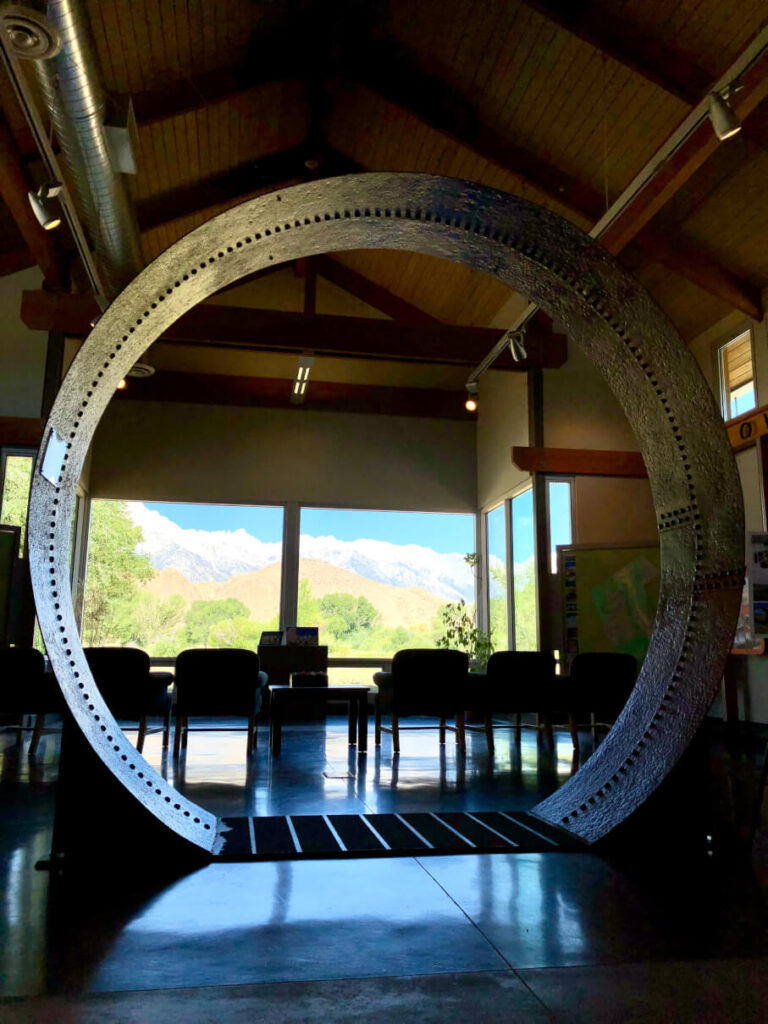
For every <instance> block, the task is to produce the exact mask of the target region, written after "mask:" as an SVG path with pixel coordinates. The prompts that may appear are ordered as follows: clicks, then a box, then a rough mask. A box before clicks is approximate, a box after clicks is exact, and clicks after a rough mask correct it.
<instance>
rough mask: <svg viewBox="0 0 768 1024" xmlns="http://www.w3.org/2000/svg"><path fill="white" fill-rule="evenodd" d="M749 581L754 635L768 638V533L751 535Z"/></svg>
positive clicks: (748, 562) (748, 567) (748, 564)
mask: <svg viewBox="0 0 768 1024" xmlns="http://www.w3.org/2000/svg"><path fill="white" fill-rule="evenodd" d="M747 581H748V589H749V604H750V606H751V612H752V628H753V630H754V635H755V636H756V637H758V636H760V637H762V636H768V533H750V534H749V548H748V561H747Z"/></svg>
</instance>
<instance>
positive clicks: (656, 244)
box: [635, 228, 763, 320]
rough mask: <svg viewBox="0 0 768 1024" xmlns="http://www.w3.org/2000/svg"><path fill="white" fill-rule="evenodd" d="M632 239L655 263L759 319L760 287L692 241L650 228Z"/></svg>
mask: <svg viewBox="0 0 768 1024" xmlns="http://www.w3.org/2000/svg"><path fill="white" fill-rule="evenodd" d="M635 242H636V244H637V245H638V246H639V247H640V248H641V249H642V250H643V252H644V253H645V254H646V255H647V256H650V258H651V259H652V260H655V262H656V263H660V264H661V265H662V266H664V267H667V268H668V269H669V270H672V271H674V272H675V273H677V274H680V275H682V276H683V277H685V278H687V279H688V280H689V281H692V282H693V283H694V284H697V285H698V286H699V287H700V288H701V289H703V290H704V291H705V292H709V294H710V295H715V296H716V297H717V298H718V299H722V300H723V302H726V303H727V304H728V305H729V306H732V307H733V308H734V309H740V310H741V312H742V313H746V314H747V316H749V317H752V319H753V320H762V318H763V300H762V296H761V293H760V289H759V288H757V287H755V286H754V285H752V284H750V282H749V281H744V280H742V279H740V278H738V277H736V275H735V274H731V273H730V271H728V270H726V269H725V268H724V267H721V266H720V264H718V263H717V262H716V261H715V260H712V259H709V258H708V257H707V256H706V255H705V254H704V253H702V252H699V250H698V249H695V248H694V247H693V246H692V245H690V244H686V243H684V242H673V241H671V239H670V238H668V237H667V236H666V235H662V234H660V233H659V232H658V231H653V230H652V229H651V228H643V229H642V231H639V232H638V234H637V236H636V238H635Z"/></svg>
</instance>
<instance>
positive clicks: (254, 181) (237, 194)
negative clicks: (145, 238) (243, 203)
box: [136, 143, 358, 231]
mask: <svg viewBox="0 0 768 1024" xmlns="http://www.w3.org/2000/svg"><path fill="white" fill-rule="evenodd" d="M308 159H316V154H315V153H314V150H313V149H311V148H310V147H308V146H307V144H306V143H301V144H300V145H298V146H291V147H290V148H289V149H283V150H280V151H279V152H278V153H270V154H269V155H268V156H264V157H261V159H259V160H249V161H248V163H245V164H241V165H240V166H238V167H234V168H232V169H231V170H229V171H226V172H224V173H223V174H217V175H213V176H212V177H210V178H205V179H203V180H202V181H198V182H195V184H194V185H188V186H186V187H185V188H178V189H171V190H170V191H168V192H161V193H160V194H159V195H156V196H152V197H151V198H149V199H143V200H142V201H141V202H139V203H137V206H136V216H137V219H138V222H139V228H140V230H141V231H149V230H150V229H152V228H156V227H159V226H160V225H161V224H167V223H168V222H169V221H172V220H176V219H178V218H179V217H186V216H188V215H189V214H191V213H199V212H200V211H201V210H207V209H210V207H212V206H216V205H218V204H219V203H230V202H233V201H234V200H237V199H244V198H245V197H246V196H248V195H251V194H253V193H254V192H260V191H269V190H271V189H275V188H280V187H283V186H287V185H288V184H290V183H294V182H298V181H303V180H305V179H306V177H307V167H306V161H307V160H308ZM319 166H320V168H321V173H322V174H323V176H325V177H332V176H333V175H336V174H346V173H349V172H350V171H352V170H357V169H358V168H357V165H356V164H353V163H352V162H351V161H348V160H346V159H345V158H344V157H343V156H342V155H341V154H338V153H331V154H328V155H327V156H326V157H325V158H324V159H323V160H322V161H321V162H320V163H319Z"/></svg>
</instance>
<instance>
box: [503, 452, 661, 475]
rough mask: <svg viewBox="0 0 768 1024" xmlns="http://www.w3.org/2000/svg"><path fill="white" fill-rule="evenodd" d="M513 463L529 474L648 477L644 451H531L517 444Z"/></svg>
mask: <svg viewBox="0 0 768 1024" xmlns="http://www.w3.org/2000/svg"><path fill="white" fill-rule="evenodd" d="M512 464H513V465H514V466H516V467H517V468H518V469H520V470H522V471H523V472H525V473H566V474H568V475H572V474H575V475H577V476H579V475H583V476H628V477H647V476H648V471H647V470H646V468H645V462H644V461H643V456H642V455H641V454H640V452H621V451H616V452H614V451H598V450H595V449H592V448H533V447H531V448H529V447H525V446H522V445H515V446H514V447H513V448H512Z"/></svg>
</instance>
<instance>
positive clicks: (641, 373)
mask: <svg viewBox="0 0 768 1024" xmlns="http://www.w3.org/2000/svg"><path fill="white" fill-rule="evenodd" d="M378 248H383V249H404V250H411V251H416V252H422V253H427V254H431V255H435V256H440V257H443V258H447V259H451V260H454V261H456V262H459V263H463V264H465V265H466V266H468V267H471V268H473V269H475V270H478V271H482V272H484V273H488V274H491V275H493V276H494V277H496V278H498V279H499V280H500V281H502V282H503V283H504V284H507V285H509V286H510V287H512V288H514V289H515V290H517V291H519V292H521V293H523V294H525V295H527V296H528V297H529V298H530V299H531V300H533V301H534V302H536V303H538V304H539V305H540V306H541V307H542V308H543V309H544V310H545V311H546V312H547V313H549V314H550V316H552V317H553V318H554V319H556V320H557V322H558V323H559V324H562V325H564V327H565V329H566V330H567V332H568V335H569V337H570V338H571V339H572V340H574V341H576V342H577V343H578V344H579V345H580V346H581V347H582V348H583V350H584V351H585V352H586V354H587V355H588V356H589V357H590V358H591V359H592V360H593V361H594V363H595V364H596V366H597V367H598V368H599V370H600V371H601V373H602V374H603V375H604V377H605V379H606V380H607V382H608V383H609V384H610V386H611V388H612V389H613V392H614V394H615V395H616V397H617V399H618V400H619V402H620V403H621V405H622V407H623V409H624V411H625V413H626V414H627V416H628V418H629V420H630V422H631V424H632V426H633V428H634V430H635V434H636V436H637V439H638V442H639V444H640V448H641V450H642V453H643V456H644V458H645V463H646V466H647V468H648V474H649V478H650V482H651V487H652V490H653V497H654V503H655V508H656V512H657V516H658V521H659V528H660V544H661V567H662V569H661V572H662V579H661V593H660V598H659V605H658V611H657V616H656V622H655V626H654V633H653V636H652V638H651V643H650V647H649V651H648V655H647V658H646V660H645V663H644V665H643V668H642V671H641V674H640V677H639V680H638V683H637V686H636V687H635V690H634V691H633V693H632V696H631V697H630V700H629V702H628V703H627V706H626V707H625V709H624V711H623V713H622V715H621V716H620V718H619V720H618V722H617V724H616V726H615V727H614V729H613V730H612V731H611V733H610V734H609V735H608V737H607V738H606V740H605V742H604V743H602V744H601V745H600V747H599V748H598V749H597V751H596V752H595V753H594V754H593V756H592V757H591V758H590V759H589V760H588V762H587V763H586V764H585V765H584V767H583V768H582V769H581V770H580V771H579V772H577V773H576V775H575V776H574V777H573V778H572V779H570V780H569V781H568V782H567V783H566V784H565V785H564V786H562V787H561V788H560V789H559V790H558V791H557V792H556V793H555V794H554V795H553V796H552V797H549V798H548V799H546V800H544V801H543V802H542V803H540V804H539V805H538V806H537V807H536V808H535V813H536V814H538V815H539V816H541V817H542V818H544V819H546V820H549V821H551V822H554V823H556V824H559V825H561V826H564V827H565V828H567V829H569V830H571V831H573V832H574V833H576V834H577V835H579V836H581V837H582V838H584V839H586V840H587V841H590V842H591V841H594V840H596V839H599V838H600V837H601V836H603V835H605V834H606V833H607V832H608V831H610V830H611V829H612V828H613V827H615V826H616V825H618V824H619V823H620V822H621V821H622V820H623V819H624V818H626V817H627V815H629V814H630V813H631V812H632V811H633V810H635V809H636V808H637V807H639V806H640V804H642V802H643V801H644V800H645V799H646V797H647V796H648V795H649V794H650V793H651V792H653V790H654V789H655V788H656V787H657V786H658V785H659V783H660V782H661V781H662V779H663V778H664V777H665V776H666V774H667V773H668V772H669V770H670V768H671V767H672V766H673V764H674V763H675V761H676V760H677V758H678V757H679V756H680V755H681V754H682V753H683V751H684V750H685V747H686V745H687V743H688V742H689V740H690V738H691V736H692V735H693V733H694V731H695V730H696V728H697V726H698V725H699V723H700V722H701V720H702V718H703V716H704V714H705V712H706V709H707V707H708V705H709V703H710V701H711V699H712V697H713V695H714V693H715V692H716V690H717V688H718V686H719V682H720V678H721V675H722V669H723V665H724V662H725V658H726V655H727V652H728V650H729V648H730V643H731V639H732V636H733V630H734V625H735V621H736V615H737V611H738V605H739V599H740V593H741V581H742V578H743V572H744V566H743V557H744V553H743V537H744V527H743V519H744V516H743V507H742V502H741V490H740V486H739V480H738V476H737V473H736V468H735V463H734V460H733V456H732V453H731V450H730V446H729V444H728V441H727V438H726V435H725V431H724V430H723V426H722V422H721V420H720V416H719V413H718V410H717V407H716V405H715V402H714V399H713V397H712V395H711V393H710V391H709V389H708V387H707V385H706V383H705V382H704V380H703V378H702V376H701V374H700V372H699V370H698V367H697V365H696V363H695V361H694V359H693V357H692V356H691V355H690V353H688V352H687V351H686V349H685V347H684V346H683V344H682V342H681V341H680V338H679V337H678V335H677V333H676V332H675V330H674V328H673V327H672V325H671V324H670V323H669V321H668V320H667V318H666V317H665V315H664V314H663V313H662V312H661V310H660V309H659V308H658V307H657V306H656V305H655V304H654V303H653V302H652V300H651V299H650V298H649V296H648V295H647V293H646V292H645V291H644V289H643V288H642V287H641V286H640V285H639V284H638V282H637V281H635V280H634V279H633V278H632V277H631V276H630V275H629V274H627V273H626V271H624V270H623V269H622V268H621V267H620V266H619V264H618V263H617V262H616V261H615V260H614V259H613V258H612V257H611V256H609V255H608V254H607V253H606V252H605V251H603V250H602V249H601V248H600V246H599V245H598V244H597V243H595V242H594V241H593V240H591V239H590V238H588V237H587V236H586V235H584V234H583V233H582V232H580V231H579V230H578V229H577V228H575V227H574V226H573V225H571V224H569V223H568V222H567V221H564V220H563V219H562V218H560V217H558V216H556V215H555V214H553V213H550V212H548V211H546V210H543V209H541V208H540V207H537V206H533V205H532V204H530V203H528V202H526V201H525V200H523V199H518V198H517V197H514V196H510V195H507V194H505V193H501V192H496V191H494V190H492V189H488V188H484V187H482V186H479V185H475V184H471V183H467V182H461V181H456V180H453V179H449V178H440V177H432V176H428V175H409V174H364V175H350V176H347V177H340V178H332V179H327V180H324V181H318V182H312V183H310V184H306V185H297V186H294V187H292V188H290V189H286V190H284V191H282V192H274V193H271V194H269V195H266V196H262V197H260V198H258V199H254V200H252V201H250V202H247V203H244V204H243V205H241V206H238V207H236V208H235V209H232V210H229V211H227V212H226V213H223V214H221V215H220V216H218V217H215V218H214V219H213V220H211V221H209V222H208V223H206V224H204V225H202V226H201V227H200V228H198V229H197V230H195V231H193V232H191V233H190V234H189V235H187V236H186V237H185V238H182V239H181V240H180V241H179V242H177V243H175V244H174V245H173V246H171V247H170V248H169V249H168V250H167V251H166V252H165V253H163V254H162V255H161V256H159V257H158V258H157V259H156V260H155V261H154V262H153V263H152V264H151V265H150V266H149V267H147V268H146V270H144V271H143V272H142V273H141V274H140V275H139V276H138V277H137V278H136V279H135V280H134V281H133V282H132V283H131V284H130V285H129V286H128V287H127V288H126V289H125V290H124V291H123V292H122V293H121V295H120V296H119V297H118V298H117V299H116V300H115V302H114V303H113V304H112V305H111V306H110V308H109V309H108V310H107V311H106V313H104V315H103V316H102V318H101V319H100V320H99V322H98V324H97V326H96V327H95V328H94V330H93V331H92V332H91V334H90V335H89V336H88V339H87V340H86V342H85V344H84V345H83V347H82V349H81V351H80V352H79V354H78V355H77V357H76V358H75V360H74V362H73V363H72V366H71V368H70V370H69V372H68V373H67V376H66V378H65V379H64V381H63V383H62V386H61V389H60V391H59V394H58V396H57V398H56V401H55V403H54V406H53V409H52V412H51V415H50V418H49V420H48V423H47V425H46V428H45V433H44V437H43V444H42V445H41V449H40V455H39V457H38V461H37V464H36V468H35V474H34V480H33V485H32V495H31V504H30V523H29V537H30V563H31V569H32V579H33V585H34V590H35V600H36V604H37V612H38V619H39V621H40V627H41V630H42V633H43V637H44V639H45V643H46V647H47V650H48V653H49V657H50V659H51V663H52V666H53V668H54V670H55V672H56V676H57V678H58V680H59V683H60V685H61V688H62V691H63V692H64V695H65V697H66V699H67V702H68V704H69V707H70V708H71V710H72V712H73V714H74V717H75V719H76V721H77V722H78V723H79V725H80V728H81V729H82V730H83V732H84V734H85V735H86V737H87V738H88V740H89V742H90V743H91V745H92V746H93V748H94V750H95V751H96V752H97V754H98V755H99V756H100V757H101V759H102V761H103V762H104V764H106V765H107V766H108V767H109V768H110V769H111V771H112V772H113V774H114V775H115V777H116V778H117V779H118V780H119V781H120V782H121V783H122V784H123V785H124V786H125V787H126V788H127V789H128V790H129V791H130V792H131V793H133V795H134V796H135V797H136V798H137V799H138V800H140V801H141V802H142V803H143V804H144V805H145V806H146V807H147V808H148V809H149V810H151V811H152V812H153V813H154V814H155V815H156V817H157V818H158V819H159V820H161V821H162V822H163V823H165V824H166V825H167V826H168V827H169V828H171V829H173V830H174V831H175V832H177V833H178V834H179V835H181V836H183V837H185V838H187V839H188V840H189V841H191V842H193V843H195V844H197V845H198V846H200V847H202V848H203V849H207V850H213V849H214V848H215V845H216V827H217V820H216V818H215V817H214V816H213V815H211V814H210V813H208V812H207V811H205V810H203V809H202V808H200V807H197V806H196V805H195V804H193V803H191V802H190V801H188V800H186V799H185V798H183V797H181V796H179V794H178V793H176V792H175V790H173V789H172V788H171V787H170V786H169V785H168V784H167V783H166V782H165V781H164V780H163V779H162V778H161V777H160V776H159V775H158V774H157V773H156V772H155V771H154V769H153V768H152V767H151V766H150V765H148V764H147V762H146V761H144V759H143V758H142V757H141V755H139V754H137V753H136V751H135V750H134V748H133V747H132V746H131V745H130V743H129V742H128V741H127V740H126V738H125V737H124V736H123V734H122V733H121V732H120V729H119V728H118V726H117V723H116V722H115V720H114V718H113V717H112V715H111V714H110V712H109V710H108V709H107V707H106V705H105V704H104V701H103V699H102V698H101V696H100V694H99V693H98V690H97V688H96V686H95V684H94V682H93V677H92V675H91V673H90V670H89V669H88V666H87V663H86V661H85V658H84V655H83V651H82V647H81V645H80V640H79V637H78V634H77V628H76V624H75V619H74V613H73V608H72V596H71V592H70V587H69V580H68V573H67V559H68V545H69V529H70V524H71V519H72V514H73V507H74V501H75V492H76V485H77V480H78V478H79V476H80V472H81V469H82V466H83V462H84V460H85V456H86V453H87V449H88V446H89V443H90V441H91V439H92V437H93V434H94V432H95V430H96V427H97V425H98V422H99V420H100V418H101V416H102V414H103V412H104V409H105V408H106V406H107V403H108V402H109V399H110V397H111V396H112V394H113V393H114V390H115V386H116V385H117V383H118V381H119V380H120V379H121V378H122V377H123V376H125V374H126V373H127V372H128V370H129V369H130V368H131V366H132V365H133V364H134V363H135V362H136V361H137V360H138V359H139V358H140V357H141V355H142V354H143V353H144V352H145V351H146V349H147V348H148V347H149V346H150V345H151V344H152V342H154V341H155V340H156V339H157V338H158V337H159V336H160V335H161V334H162V333H163V331H165V330H166V329H167V328H168V327H170V325H171V324H172V323H174V321H175V320H177V319H178V318H179V317H180V316H181V315H182V314H183V313H185V312H187V311H188V310H189V309H191V308H192V307H193V306H195V305H196V304H197V303H198V302H200V301H201V300H202V299H204V298H206V297H207V296H209V295H211V294H212V293H213V292H215V291H217V290H218V289H220V288H222V287H224V286H226V285H231V284H233V283H235V282H236V281H238V280H239V279H240V278H242V277H244V276H245V275H247V274H250V273H253V272H254V271H256V270H260V269H262V268H264V267H268V266H270V265H274V264H277V263H281V262H285V261H288V260H292V259H297V258H300V257H306V256H312V255H315V254H319V253H324V252H329V251H340V250H344V249H378ZM46 455H47V458H46ZM44 467H45V474H46V475H43V468H44ZM83 785H84V798H85V794H86V793H87V784H86V783H85V781H84V784H83Z"/></svg>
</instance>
